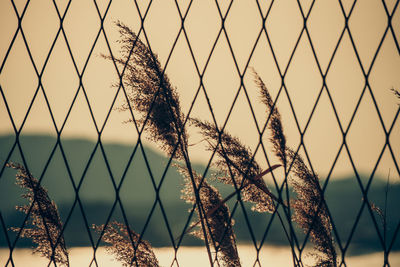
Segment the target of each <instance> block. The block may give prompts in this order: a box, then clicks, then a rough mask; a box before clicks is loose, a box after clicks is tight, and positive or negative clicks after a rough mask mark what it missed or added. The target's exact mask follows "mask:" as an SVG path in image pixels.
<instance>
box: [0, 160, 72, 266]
mask: <svg viewBox="0 0 400 267" xmlns="http://www.w3.org/2000/svg"><path fill="white" fill-rule="evenodd" d="M6 166H7V167H10V168H13V169H15V170H18V172H17V174H16V184H17V185H19V186H20V187H21V188H23V189H26V190H27V192H26V193H25V194H23V195H22V197H23V198H25V199H27V200H28V201H29V204H27V205H24V206H17V207H16V208H17V210H19V211H21V212H24V213H25V214H28V213H29V219H28V221H27V224H28V225H31V226H32V228H19V227H12V228H11V229H12V230H13V231H15V232H20V235H21V237H25V238H29V239H31V240H32V242H33V243H35V244H36V245H37V247H36V248H34V250H33V253H37V254H41V255H42V256H44V257H46V258H48V259H49V260H51V261H54V262H55V263H58V264H60V265H65V266H69V258H68V251H67V248H66V246H65V241H64V237H63V235H62V229H63V224H62V222H61V219H60V215H59V213H58V209H57V205H56V204H55V203H54V201H52V200H51V199H50V197H49V195H48V193H47V190H46V189H45V188H44V187H42V186H41V185H40V184H39V181H38V180H37V179H36V178H35V177H33V176H32V174H30V173H29V172H28V171H27V170H26V169H25V168H24V167H23V166H22V165H20V164H17V163H7V165H6Z"/></svg>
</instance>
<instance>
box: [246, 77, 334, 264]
mask: <svg viewBox="0 0 400 267" xmlns="http://www.w3.org/2000/svg"><path fill="white" fill-rule="evenodd" d="M253 73H254V76H255V82H256V84H257V86H258V87H259V89H260V92H261V100H262V102H263V103H264V104H265V105H266V107H267V112H268V114H269V116H270V118H269V124H268V128H269V130H270V132H271V138H270V141H271V143H272V144H273V148H274V152H275V155H276V156H277V158H278V159H279V160H280V161H281V162H282V164H283V165H284V166H285V172H286V171H287V172H289V173H292V174H294V177H292V179H289V182H290V183H291V185H292V186H293V189H294V191H295V192H296V195H297V199H295V200H294V201H292V203H291V207H293V208H294V216H293V217H292V220H293V221H295V222H296V223H297V224H298V225H299V226H300V227H301V228H302V229H303V230H304V232H305V233H309V235H310V236H311V240H312V241H313V243H314V247H315V249H316V251H317V252H319V253H313V255H314V257H315V259H316V264H315V266H329V267H333V266H337V261H336V250H335V246H334V240H333V236H332V224H331V220H330V217H329V214H328V210H327V206H326V203H325V201H324V197H323V192H322V189H321V186H320V183H319V178H318V175H316V174H314V173H313V172H311V171H310V170H309V168H308V167H307V165H306V164H305V162H304V160H303V159H302V157H301V156H300V155H299V154H298V153H296V152H294V151H293V150H292V149H291V148H289V147H287V146H286V138H285V135H284V132H283V127H282V122H281V116H280V114H279V111H278V109H277V107H276V106H275V105H274V102H273V100H272V97H271V95H270V93H269V92H268V90H267V87H266V86H265V84H264V82H263V81H262V79H261V77H260V76H259V75H258V74H257V72H255V71H254V70H253ZM288 165H290V166H288ZM286 168H287V169H286Z"/></svg>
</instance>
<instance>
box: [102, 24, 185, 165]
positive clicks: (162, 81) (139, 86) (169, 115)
mask: <svg viewBox="0 0 400 267" xmlns="http://www.w3.org/2000/svg"><path fill="white" fill-rule="evenodd" d="M116 25H117V26H118V28H119V33H120V36H121V38H120V40H118V42H119V43H120V44H121V53H122V57H121V58H118V59H114V58H111V57H109V56H104V55H103V57H105V58H107V59H110V60H115V61H116V62H117V63H118V64H120V65H121V66H126V70H125V73H124V75H123V77H122V81H121V83H122V84H123V86H124V88H125V92H126V94H127V101H126V102H125V103H124V104H123V105H122V106H120V107H119V108H118V109H119V110H121V111H129V110H131V109H135V110H137V111H139V112H140V113H141V115H142V116H141V117H140V118H137V120H136V121H137V122H139V123H140V124H141V125H143V124H144V123H145V122H146V126H145V131H146V132H147V133H148V134H149V135H148V138H149V139H150V140H151V141H154V142H156V143H158V144H159V146H160V147H161V148H162V149H163V150H164V151H165V152H167V153H168V154H169V155H172V154H173V153H174V151H175V149H176V152H175V157H176V158H179V159H182V158H183V153H185V151H183V150H184V149H185V146H187V138H188V137H187V133H186V131H185V129H184V126H183V122H184V120H185V116H184V115H183V113H182V111H181V107H180V103H179V95H178V93H177V91H176V88H175V87H173V86H172V85H171V83H170V80H169V78H168V76H167V75H166V74H165V73H164V70H163V68H162V67H161V64H160V62H159V60H158V56H157V54H155V53H153V52H152V51H151V50H150V48H149V47H148V46H147V45H146V44H144V43H143V42H142V41H141V40H140V39H139V37H138V36H137V35H136V33H135V32H133V31H132V30H131V29H130V28H129V27H128V26H126V25H125V24H123V23H121V22H117V23H116ZM128 122H133V119H130V120H128ZM178 143H182V146H178ZM182 147H183V148H182Z"/></svg>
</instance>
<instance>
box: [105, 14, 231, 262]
mask: <svg viewBox="0 0 400 267" xmlns="http://www.w3.org/2000/svg"><path fill="white" fill-rule="evenodd" d="M117 26H118V27H119V31H120V35H121V39H120V40H119V42H120V43H121V44H122V47H121V48H122V58H120V59H116V61H117V63H119V64H121V65H123V66H125V65H126V72H125V74H124V76H123V79H122V83H123V86H124V88H125V91H126V93H127V101H126V102H125V103H124V104H123V105H122V106H121V107H120V110H121V111H126V110H130V109H135V110H137V111H139V112H140V113H141V115H142V117H141V118H140V119H139V120H138V121H139V122H140V123H142V124H143V123H145V124H146V125H145V128H144V129H145V131H146V132H147V133H148V134H149V137H150V139H151V140H153V141H156V142H157V143H158V145H159V146H160V148H161V149H163V150H164V151H165V152H166V153H168V154H169V155H170V156H172V157H173V158H175V159H178V160H184V164H185V167H181V170H183V169H184V170H185V171H184V172H185V177H186V178H187V181H188V184H187V188H190V189H187V195H188V194H192V195H191V198H190V200H191V201H192V200H193V201H194V203H196V207H197V213H198V215H199V218H200V220H201V221H200V222H201V226H202V232H203V234H200V233H199V234H198V236H199V237H200V236H203V237H204V236H205V235H206V236H207V238H206V239H207V240H210V242H211V241H212V242H211V244H212V245H213V246H214V248H215V250H216V251H220V254H221V255H222V256H221V260H222V261H223V262H230V263H228V265H229V266H238V264H239V258H238V256H237V251H236V242H235V238H234V236H233V232H232V229H231V227H232V226H231V225H230V222H228V219H227V218H230V213H229V210H228V209H227V207H226V206H225V205H221V206H220V207H218V208H217V209H216V211H214V212H207V210H210V209H212V208H215V206H213V205H214V204H216V203H218V204H220V203H222V202H221V200H220V196H219V194H218V191H217V190H216V189H213V188H212V187H210V186H209V185H208V184H207V183H206V182H205V181H202V179H200V178H199V176H198V175H197V174H196V173H195V172H194V170H192V168H191V164H190V160H189V155H188V135H187V133H186V128H185V126H184V121H185V115H184V114H183V113H182V111H181V108H180V103H179V96H178V94H177V92H176V89H175V87H173V86H172V85H171V83H170V81H169V78H168V77H167V75H166V74H165V73H164V70H163V68H162V67H161V64H160V62H159V61H158V57H157V55H156V54H154V53H153V52H152V51H151V50H150V48H149V47H148V46H147V45H146V44H144V43H143V42H142V41H141V40H140V39H139V38H138V36H137V35H136V33H134V32H133V31H132V30H131V29H129V27H127V26H126V25H124V24H122V23H120V22H117ZM106 58H109V59H111V58H110V57H106ZM131 121H133V120H131ZM189 192H190V193H189ZM187 195H186V196H187ZM187 199H188V200H189V198H187ZM204 210H206V211H205V212H203V211H204ZM223 221H224V223H222V222H223ZM225 226H227V227H228V226H229V227H228V228H229V229H226V228H225ZM225 232H226V234H225V235H224V237H223V236H222V233H225ZM210 238H211V239H210Z"/></svg>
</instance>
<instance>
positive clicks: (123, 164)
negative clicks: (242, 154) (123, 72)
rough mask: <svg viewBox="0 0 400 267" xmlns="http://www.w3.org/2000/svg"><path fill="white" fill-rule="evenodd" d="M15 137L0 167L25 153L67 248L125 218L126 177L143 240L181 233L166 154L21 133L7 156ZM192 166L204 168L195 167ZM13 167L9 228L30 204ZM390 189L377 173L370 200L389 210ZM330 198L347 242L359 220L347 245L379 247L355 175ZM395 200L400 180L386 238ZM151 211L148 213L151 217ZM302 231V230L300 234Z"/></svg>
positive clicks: (4, 194) (6, 188)
mask: <svg viewBox="0 0 400 267" xmlns="http://www.w3.org/2000/svg"><path fill="white" fill-rule="evenodd" d="M14 143H15V137H14V136H3V137H0V168H2V167H3V165H4V163H5V161H6V159H7V157H9V156H10V157H9V159H8V161H14V162H23V161H22V157H23V158H24V159H25V160H26V162H27V164H28V167H29V170H30V171H31V173H33V175H34V176H35V177H37V178H41V177H42V185H43V186H44V187H45V188H47V189H48V191H49V195H50V197H51V198H52V199H53V200H54V201H55V202H56V203H57V205H58V207H59V209H60V213H61V217H62V219H63V221H64V223H66V230H65V231H66V232H65V236H66V241H67V243H68V244H69V245H70V246H76V245H89V244H90V242H91V241H90V236H89V234H88V231H87V228H86V225H88V226H91V225H92V224H94V223H95V224H101V223H104V222H105V221H106V219H107V218H108V217H109V216H111V218H112V219H118V220H122V210H121V207H120V204H119V202H115V201H116V199H117V194H116V193H115V189H114V186H116V187H118V186H119V183H120V181H121V179H124V180H123V183H122V186H121V188H120V189H119V194H118V196H119V198H120V200H121V202H122V206H123V213H125V215H126V217H127V218H128V220H129V223H130V225H131V226H132V228H133V229H135V230H136V231H137V232H141V231H143V229H144V228H145V231H144V238H145V239H148V240H149V241H150V242H151V243H152V244H153V245H155V246H168V245H171V238H170V233H169V231H170V232H171V234H172V235H173V236H174V238H176V237H178V236H179V235H180V234H181V231H182V228H183V227H184V225H185V224H186V222H187V219H188V216H189V214H188V212H187V211H188V209H189V208H190V205H187V204H185V203H184V201H182V200H181V199H180V190H181V188H182V177H181V176H180V175H179V173H178V172H177V171H176V170H175V169H174V168H173V167H170V168H169V169H168V171H167V172H166V174H165V175H164V170H165V166H166V164H167V163H168V159H167V158H166V157H165V156H164V155H162V154H160V153H158V152H157V151H154V150H152V149H150V148H148V147H144V148H143V151H142V148H141V147H138V148H137V149H136V151H135V153H133V152H134V150H135V145H130V146H129V145H120V144H111V143H104V144H103V145H102V146H100V145H99V144H96V143H95V142H93V141H89V140H83V139H65V140H64V139H63V140H61V141H60V144H61V147H62V149H61V148H60V146H59V145H58V144H57V140H56V138H54V137H49V136H31V135H30V136H21V137H20V145H21V149H22V155H21V153H20V151H19V147H18V146H16V147H15V148H14V151H13V152H12V154H11V155H10V150H11V148H12V147H13V146H14ZM143 152H144V153H143ZM51 155H52V157H51V159H50V160H49V158H50V156H51ZM147 165H148V167H149V168H147ZM195 168H197V169H202V168H204V167H202V166H200V165H196V166H195ZM0 170H1V169H0ZM15 173H16V172H15V171H14V170H11V169H8V168H6V169H4V171H3V173H2V174H1V177H0V211H1V216H2V217H3V218H4V221H5V224H6V227H7V228H9V227H12V226H19V225H21V223H22V221H23V218H24V217H23V216H22V214H20V213H19V212H17V211H15V206H16V205H20V204H24V203H25V202H24V200H23V199H22V198H21V197H20V196H21V193H23V192H22V191H21V189H20V188H18V187H17V186H16V185H15ZM111 177H112V178H111ZM82 178H83V179H82ZM152 179H153V180H152ZM161 180H162V181H163V182H162V185H161V187H160V189H159V199H160V200H161V202H162V205H160V204H159V202H158V201H156V199H157V197H156V193H155V189H154V186H156V187H158V186H159V183H160V181H161ZM153 182H154V184H153ZM362 182H363V183H364V185H365V184H366V182H367V179H366V178H362ZM73 183H74V185H75V187H77V188H78V187H79V191H78V194H75V191H74V189H73ZM385 188H386V183H385V182H384V181H383V180H381V179H375V178H374V181H373V182H372V184H371V188H370V190H369V192H368V200H369V201H372V202H374V203H375V204H376V205H378V206H380V207H382V208H384V206H385V205H384V199H385ZM229 190H230V191H229ZM231 191H232V189H230V188H227V187H221V192H222V193H223V194H224V195H226V194H227V193H229V192H231ZM75 197H79V200H80V201H76V202H75ZM325 199H326V201H327V203H328V206H329V209H330V212H331V215H332V217H333V221H334V224H335V231H336V232H337V233H338V234H339V239H340V241H341V242H342V243H343V242H345V241H346V240H348V238H349V237H350V236H349V235H350V233H351V232H352V231H353V230H352V228H353V226H354V224H355V222H356V220H358V226H357V227H356V228H355V231H354V233H353V235H352V236H351V240H352V241H351V245H350V247H349V249H350V250H352V251H357V250H363V251H365V250H366V249H379V248H381V244H380V240H379V238H378V236H377V232H376V230H375V229H376V227H375V222H376V226H377V227H378V229H379V231H381V230H382V224H381V221H380V219H379V218H378V217H377V215H376V214H372V216H374V218H375V219H376V220H375V222H374V221H373V220H372V219H371V214H370V212H369V211H368V210H367V209H366V206H364V208H363V211H362V212H361V215H360V216H359V218H358V213H359V212H360V209H361V206H362V203H363V202H362V194H361V190H360V187H359V185H358V182H357V180H356V178H355V177H347V178H343V179H337V178H336V177H332V179H331V181H330V183H329V185H328V187H327V189H326V194H325ZM115 203H116V205H114V204H115ZM398 203H400V186H399V185H398V184H397V185H390V187H389V194H388V202H387V208H386V210H387V216H388V217H387V219H388V225H389V227H388V232H387V236H388V237H390V238H392V236H393V233H394V232H395V231H396V228H397V225H398V224H399V222H400V213H399V212H398V207H396V205H398ZM229 204H230V205H231V210H235V213H234V216H233V217H234V219H235V221H236V224H235V233H236V235H237V237H238V239H239V240H243V241H246V242H250V241H251V239H252V237H251V235H250V233H249V228H248V226H247V223H246V219H245V218H246V217H245V216H243V210H242V207H241V206H240V205H239V206H237V207H236V209H234V208H233V206H234V204H235V201H234V200H232V201H230V202H229ZM72 207H73V209H72ZM113 207H114V208H113ZM245 207H246V214H247V218H248V220H249V222H250V224H251V228H252V231H253V233H254V235H255V236H256V238H257V240H260V239H261V238H262V237H263V235H264V232H265V230H266V228H267V226H268V222H269V220H270V218H271V215H269V214H258V213H254V212H252V211H250V209H249V208H248V205H245ZM71 209H72V211H71ZM82 213H83V214H84V216H83V215H82ZM149 216H150V219H149V221H147V219H148V218H149ZM357 218H358V219H357ZM166 220H167V221H168V227H167V224H166V223H165V221H166ZM271 227H272V228H271V229H270V231H269V234H268V235H267V236H266V242H267V243H274V244H287V240H286V239H285V235H284V232H283V230H282V227H281V226H280V224H279V223H278V220H277V218H276V217H275V219H274V222H273V223H272V226H271ZM91 235H92V236H93V238H94V240H96V239H95V237H96V233H94V232H93V231H91ZM299 236H302V234H301V233H299ZM10 238H11V242H12V241H13V240H14V239H13V235H12V234H10ZM399 240H400V238H397V240H396V241H394V242H393V245H392V246H393V249H399V248H400V241H399ZM300 241H301V240H300ZM200 242H201V241H199V240H196V239H194V238H189V237H188V238H185V239H184V240H183V244H186V245H190V244H200ZM391 242H392V240H391V239H390V240H387V244H390V243H391ZM28 244H29V243H28V242H27V240H20V241H18V245H21V246H25V245H28ZM6 245H7V243H6V238H5V235H4V232H3V231H0V246H6Z"/></svg>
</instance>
